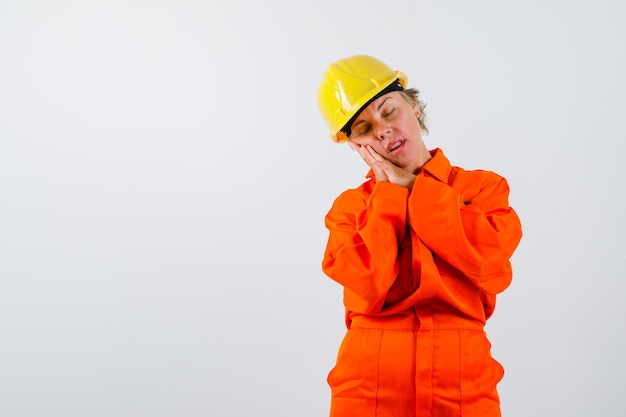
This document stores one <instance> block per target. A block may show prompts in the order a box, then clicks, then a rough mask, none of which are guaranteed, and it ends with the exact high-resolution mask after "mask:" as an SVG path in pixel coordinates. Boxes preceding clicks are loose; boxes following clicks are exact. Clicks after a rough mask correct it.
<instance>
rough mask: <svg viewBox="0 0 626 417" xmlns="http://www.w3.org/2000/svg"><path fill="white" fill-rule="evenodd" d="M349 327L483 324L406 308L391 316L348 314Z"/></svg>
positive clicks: (472, 326) (465, 326)
mask: <svg viewBox="0 0 626 417" xmlns="http://www.w3.org/2000/svg"><path fill="white" fill-rule="evenodd" d="M348 321H349V323H350V324H349V327H350V328H369V329H387V330H420V329H435V330H460V329H472V330H483V329H484V328H485V324H484V323H483V322H481V321H480V320H477V319H473V318H469V317H464V316H459V315H455V314H451V313H441V312H437V313H432V312H428V311H415V310H407V311H405V312H403V313H400V314H394V315H391V316H375V315H369V314H355V313H352V314H350V316H349V319H348Z"/></svg>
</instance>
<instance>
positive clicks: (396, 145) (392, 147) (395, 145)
mask: <svg viewBox="0 0 626 417" xmlns="http://www.w3.org/2000/svg"><path fill="white" fill-rule="evenodd" d="M402 145H404V141H403V140H394V141H392V142H389V144H388V145H387V153H390V154H393V153H394V152H396V151H398V150H399V149H400V148H401V147H402Z"/></svg>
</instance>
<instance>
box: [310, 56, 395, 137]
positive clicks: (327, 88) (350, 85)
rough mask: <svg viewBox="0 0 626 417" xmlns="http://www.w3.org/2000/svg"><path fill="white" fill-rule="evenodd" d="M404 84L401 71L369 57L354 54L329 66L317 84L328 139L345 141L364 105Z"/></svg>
mask: <svg viewBox="0 0 626 417" xmlns="http://www.w3.org/2000/svg"><path fill="white" fill-rule="evenodd" d="M406 84H407V76H406V75H405V74H404V73H403V72H400V71H394V70H393V69H391V68H390V67H389V66H388V65H387V64H385V63H384V62H382V61H380V60H379V59H377V58H374V57H372V56H369V55H354V56H350V57H347V58H344V59H340V60H338V61H336V62H334V63H332V64H330V65H329V66H328V69H327V70H326V73H324V78H323V79H322V82H321V84H320V87H319V90H318V96H317V102H318V105H319V108H320V111H321V112H322V116H323V117H324V120H325V121H326V123H327V124H328V126H329V127H330V137H331V139H332V140H334V141H335V142H338V143H340V142H347V141H348V135H349V131H350V126H351V125H352V119H353V118H355V117H356V116H357V115H358V114H359V113H360V111H361V110H362V109H364V108H365V107H366V105H367V104H369V103H370V102H371V101H372V100H373V99H374V98H377V97H378V96H380V95H382V94H386V93H388V92H390V91H398V90H402V89H403V88H405V87H406ZM381 93H382V94H381ZM348 122H350V123H348ZM346 128H347V129H346ZM346 130H347V132H348V133H346Z"/></svg>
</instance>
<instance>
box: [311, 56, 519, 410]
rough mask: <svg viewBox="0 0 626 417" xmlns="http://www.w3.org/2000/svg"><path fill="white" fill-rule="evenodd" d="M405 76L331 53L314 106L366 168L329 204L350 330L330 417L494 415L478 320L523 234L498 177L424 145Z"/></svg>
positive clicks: (331, 271)
mask: <svg viewBox="0 0 626 417" xmlns="http://www.w3.org/2000/svg"><path fill="white" fill-rule="evenodd" d="M406 84H407V77H406V75H404V74H403V73H401V72H399V71H393V70H392V69H391V68H390V67H389V66H387V65H386V64H385V63H383V62H381V61H380V60H378V59H376V58H374V57H371V56H367V55H357V56H351V57H348V58H345V59H341V60H339V61H337V62H335V63H333V64H331V65H330V66H329V67H328V69H327V71H326V73H325V74H324V77H323V80H322V83H321V85H320V88H319V97H318V98H319V101H318V103H319V107H320V110H321V112H322V115H323V117H324V119H325V120H326V122H327V124H328V125H329V127H330V133H331V138H332V139H333V140H334V141H336V142H348V143H349V145H350V146H351V147H352V148H353V149H355V150H356V151H357V152H358V153H359V155H360V156H361V157H362V158H363V160H364V161H365V163H366V164H367V165H368V166H369V167H370V171H369V173H368V175H367V178H368V179H367V181H365V182H364V183H363V184H361V185H360V186H359V187H358V188H356V189H349V190H347V191H345V192H343V193H342V194H341V195H340V196H339V197H337V199H336V200H335V202H334V204H333V206H332V208H331V209H330V211H329V212H328V214H327V216H326V226H327V228H328V230H329V238H328V243H327V247H326V251H325V254H324V260H323V263H322V267H323V270H324V272H325V273H326V274H327V275H328V276H329V277H330V278H332V279H333V280H335V281H337V282H338V283H339V284H341V285H342V286H343V287H344V305H345V308H346V325H347V328H348V331H347V333H346V336H345V338H344V340H343V342H342V344H341V347H340V349H339V354H338V357H337V363H336V365H335V367H334V368H333V369H332V371H331V372H330V374H329V375H328V383H329V385H330V387H331V391H332V400H331V411H330V415H331V417H347V416H350V417H369V416H372V417H373V416H376V417H405V416H464V417H467V416H477V417H478V416H479V417H491V416H500V403H499V397H498V393H497V390H496V384H497V383H498V382H499V381H500V380H501V378H502V376H503V373H504V371H503V368H502V366H501V365H500V364H499V363H498V362H497V361H495V360H494V359H493V358H492V357H491V353H490V346H491V345H490V343H489V341H488V340H487V337H486V335H485V332H484V326H485V322H486V320H487V319H488V318H489V317H490V316H491V314H492V313H493V310H494V307H495V300H496V294H498V293H500V292H502V291H503V290H504V289H505V288H506V287H507V286H508V285H509V283H510V282H511V278H512V272H511V265H510V261H509V260H510V257H511V256H512V254H513V251H514V250H515V248H516V247H517V245H518V243H519V241H520V239H521V225H520V221H519V218H518V217H517V215H516V213H515V212H514V211H513V209H512V208H510V207H509V205H508V194H509V187H508V184H507V182H506V180H505V179H504V178H502V177H501V176H499V175H497V174H495V173H493V172H489V171H483V170H474V171H469V170H464V169H462V168H459V167H456V166H452V165H451V164H450V162H449V161H448V159H447V158H446V156H445V155H444V153H443V152H442V151H441V150H440V149H434V150H430V151H429V150H428V149H427V147H426V145H425V144H424V142H423V140H422V133H427V129H426V126H425V122H424V121H425V115H424V107H425V106H424V104H423V102H422V101H421V100H420V98H419V92H418V91H417V90H415V89H405V88H406Z"/></svg>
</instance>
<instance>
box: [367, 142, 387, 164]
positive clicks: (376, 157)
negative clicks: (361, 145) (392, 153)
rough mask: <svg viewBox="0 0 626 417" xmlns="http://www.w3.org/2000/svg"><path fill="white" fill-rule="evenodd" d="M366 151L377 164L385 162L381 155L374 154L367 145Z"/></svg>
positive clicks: (372, 149)
mask: <svg viewBox="0 0 626 417" xmlns="http://www.w3.org/2000/svg"><path fill="white" fill-rule="evenodd" d="M367 150H368V151H369V154H370V155H371V156H372V158H373V159H374V160H376V161H378V162H383V161H385V162H387V160H386V159H385V158H384V157H383V156H382V155H381V154H379V153H378V152H376V151H375V150H374V148H372V146H371V145H367Z"/></svg>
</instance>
